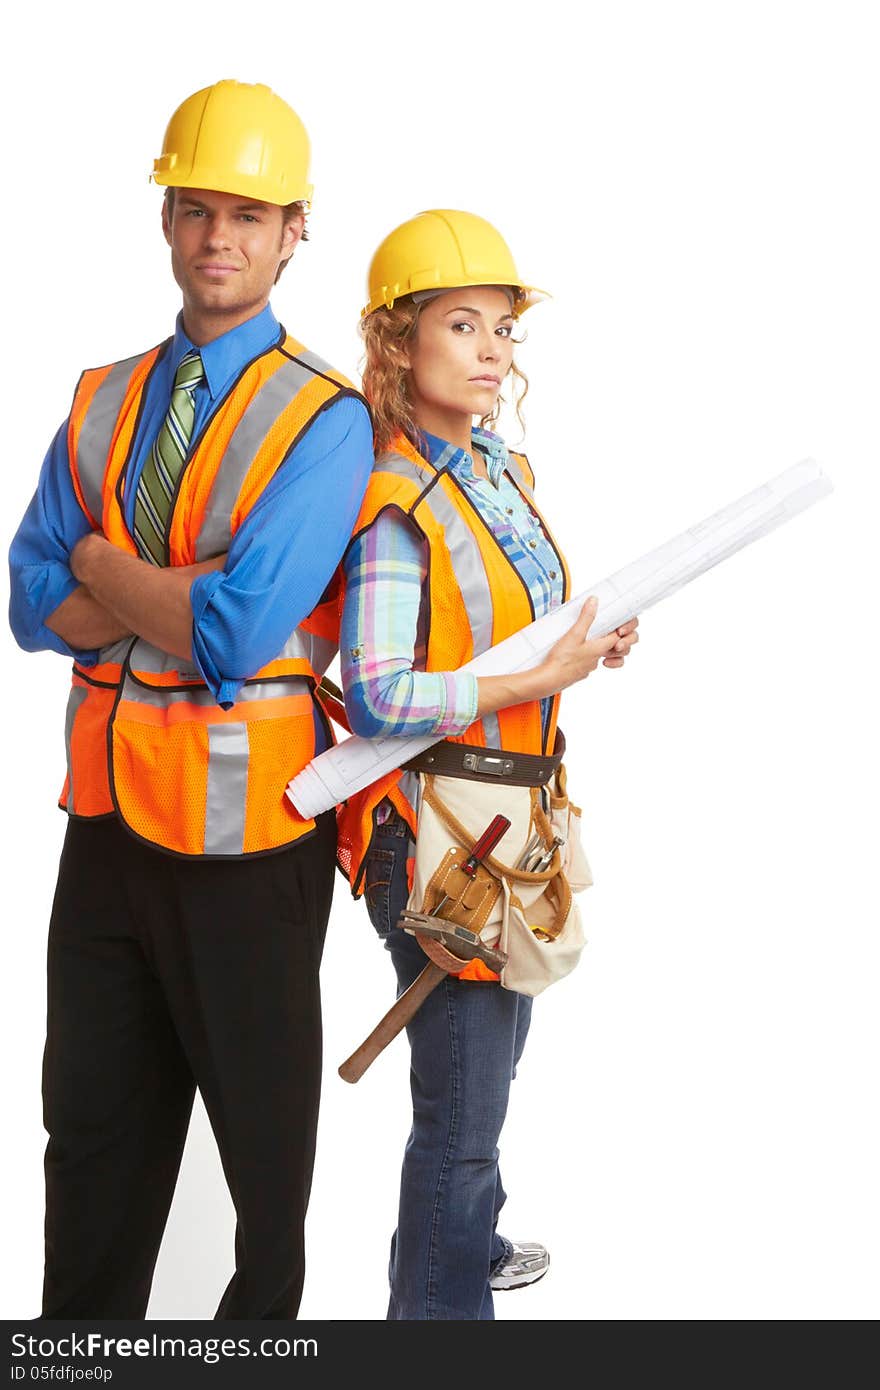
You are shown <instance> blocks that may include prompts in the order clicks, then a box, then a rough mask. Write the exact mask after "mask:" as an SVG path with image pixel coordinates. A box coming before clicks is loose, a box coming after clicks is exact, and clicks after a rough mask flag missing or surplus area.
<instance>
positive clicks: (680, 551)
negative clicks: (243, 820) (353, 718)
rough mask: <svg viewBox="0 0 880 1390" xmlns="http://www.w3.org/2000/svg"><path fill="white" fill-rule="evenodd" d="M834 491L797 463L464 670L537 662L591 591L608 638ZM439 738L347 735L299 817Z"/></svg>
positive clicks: (317, 767)
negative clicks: (616, 630) (595, 598)
mask: <svg viewBox="0 0 880 1390" xmlns="http://www.w3.org/2000/svg"><path fill="white" fill-rule="evenodd" d="M831 491H832V486H831V480H830V479H829V478H828V477H827V476H826V475H825V474H824V473H823V472H822V470H821V468H820V467H819V466H818V464H816V463H814V462H813V461H812V459H807V460H805V461H804V462H803V463H796V464H795V465H794V466H793V467H792V468H788V469H786V470H785V472H784V473H780V474H779V475H778V476H777V477H775V478H771V479H770V481H769V482H767V483H765V484H764V486H763V487H759V488H755V490H754V492H749V493H747V494H746V496H745V497H740V498H739V499H738V500H737V501H736V502H731V503H730V505H729V506H727V507H723V508H722V509H721V511H719V512H715V513H714V514H713V515H712V516H709V517H706V519H705V521H701V522H699V523H698V524H697V525H696V526H692V527H691V528H690V530H688V531H683V532H682V533H681V535H678V536H674V537H673V538H672V540H669V541H667V542H666V543H665V545H661V546H658V547H657V549H656V550H651V551H649V552H648V554H647V555H643V556H642V557H641V559H638V560H634V561H633V562H632V564H629V565H626V566H625V567H624V568H623V569H621V570H618V571H617V572H616V573H615V574H612V575H610V576H609V578H607V579H603V580H601V582H600V583H598V584H594V585H593V586H592V587H591V588H588V589H584V590H583V592H582V593H580V594H578V595H577V597H576V598H573V599H569V601H568V603H565V604H563V605H562V606H561V607H560V608H557V609H556V610H555V612H553V613H548V614H547V615H546V616H545V617H543V618H539V619H538V621H537V622H534V623H532V624H531V625H530V626H529V627H526V628H523V629H522V631H521V632H517V633H516V634H515V635H514V636H513V637H508V638H507V639H506V640H505V641H504V642H499V643H498V644H497V646H494V647H490V648H489V649H488V651H485V652H482V653H481V654H480V655H479V656H477V657H474V659H473V660H472V661H469V662H468V663H467V665H466V666H464V667H463V668H462V669H463V670H465V671H472V672H473V673H474V674H475V675H480V676H491V675H504V674H507V673H510V672H515V671H526V670H528V669H529V668H530V667H532V666H537V665H538V664H539V663H540V662H541V661H543V660H544V657H545V656H546V655H547V653H548V652H549V651H550V648H551V647H553V646H555V644H556V643H557V642H558V641H559V639H560V637H562V636H564V634H565V633H566V632H567V631H568V630H569V628H570V627H571V626H572V624H573V623H574V622H575V620H576V619H577V618H578V616H579V614H580V611H581V609H582V608H583V606H584V604H585V602H586V600H587V599H588V598H589V596H590V595H591V594H595V596H596V597H597V598H598V600H599V606H598V609H597V612H596V616H595V618H594V620H593V624H592V626H591V628H590V634H589V635H590V637H603V636H604V635H605V634H606V633H607V632H610V631H611V629H612V628H615V627H620V626H621V625H622V624H623V623H625V622H628V621H629V619H630V618H635V617H637V616H638V615H639V614H640V613H644V612H645V611H646V609H648V608H651V607H652V606H653V605H654V604H655V603H659V602H660V600H661V599H664V598H668V597H669V595H670V594H674V593H675V591H676V589H680V588H681V587H682V586H683V585H684V584H689V583H690V582H691V580H692V579H696V578H697V577H698V576H699V575H701V574H704V573H705V571H706V570H708V569H711V568H712V567H713V565H717V564H719V563H720V562H721V561H722V560H726V559H727V557H728V556H729V555H733V554H735V552H736V551H737V550H742V548H743V546H746V545H751V543H752V541H756V540H757V539H758V538H759V536H764V535H766V534H767V532H768V531H772V530H774V529H775V528H776V527H777V526H781V525H782V524H783V523H784V522H786V521H790V520H791V519H792V517H794V516H797V514H798V513H799V512H802V511H804V510H805V509H806V508H807V507H810V506H812V504H813V503H814V502H818V501H819V499H820V498H821V497H825V496H826V495H827V494H828V493H829V492H831ZM437 741H438V740H437V739H436V738H434V737H433V735H428V736H427V737H425V736H421V737H417V738H406V737H400V736H398V737H389V738H376V739H366V738H358V737H350V738H346V739H344V740H343V741H342V742H341V743H339V744H337V746H336V747H335V748H329V749H327V751H326V752H325V753H321V754H319V756H318V757H317V758H315V759H313V761H312V762H310V763H309V765H308V767H305V768H303V770H302V772H300V773H299V774H298V775H297V776H296V777H294V778H293V780H292V781H291V782H290V783H289V784H288V788H287V795H288V797H289V798H290V800H291V801H292V802H293V805H294V806H295V807H296V809H297V811H299V813H300V815H302V816H306V817H312V816H317V815H319V814H320V813H321V812H322V811H328V810H329V809H330V807H331V806H335V805H337V803H338V802H340V801H344V800H345V798H346V797H348V796H351V795H353V794H354V792H356V791H360V790H361V789H362V788H363V787H366V786H369V784H370V783H371V782H375V781H376V780H377V778H379V777H383V776H384V775H385V774H386V773H388V772H393V771H394V770H395V768H398V767H400V765H401V763H404V762H406V761H407V760H408V759H409V758H413V757H415V755H416V754H417V753H421V752H422V751H423V749H425V748H430V747H431V745H432V744H433V743H436V742H437Z"/></svg>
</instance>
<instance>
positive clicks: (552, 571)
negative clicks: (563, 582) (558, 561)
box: [550, 570, 556, 579]
mask: <svg viewBox="0 0 880 1390" xmlns="http://www.w3.org/2000/svg"><path fill="white" fill-rule="evenodd" d="M550 578H551V579H555V578H556V571H555V570H551V571H550Z"/></svg>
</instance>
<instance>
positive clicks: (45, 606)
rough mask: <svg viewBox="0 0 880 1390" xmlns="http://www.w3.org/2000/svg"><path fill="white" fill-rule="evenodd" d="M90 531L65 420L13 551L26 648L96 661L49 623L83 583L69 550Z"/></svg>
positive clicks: (12, 611)
mask: <svg viewBox="0 0 880 1390" xmlns="http://www.w3.org/2000/svg"><path fill="white" fill-rule="evenodd" d="M89 530H91V523H90V522H89V519H88V517H87V516H86V514H85V512H84V511H83V509H82V507H81V506H80V504H79V502H78V500H77V496H76V493H75V492H74V489H73V482H72V480H71V476H70V463H69V459H68V453H67V423H66V422H65V424H63V425H62V426H61V429H60V430H59V431H58V433H57V434H56V436H55V438H54V439H53V441H52V444H51V445H50V448H49V452H48V453H47V454H46V458H45V460H44V462H43V467H42V469H41V472H40V479H39V482H38V484H37V490H36V492H35V493H34V495H33V497H32V498H31V502H30V505H29V507H28V509H27V511H26V512H25V514H24V517H23V518H22V522H21V525H20V526H19V528H18V530H17V531H16V533H15V537H14V539H13V541H12V545H11V546H10V549H9V588H10V596H9V625H10V627H11V628H12V632H13V636H14V637H15V640H16V642H17V643H18V645H19V646H20V647H23V648H24V650H25V651H28V652H38V651H55V652H60V653H61V655H62V656H72V657H74V658H76V660H77V661H79V662H81V663H82V664H83V665H93V664H94V662H95V660H96V659H97V653H96V652H94V651H78V650H77V649H76V648H73V647H69V646H68V645H67V643H66V642H64V641H62V639H61V638H60V637H59V636H58V634H57V633H56V632H52V631H51V629H50V628H48V627H46V619H47V618H49V617H51V615H52V614H53V613H54V612H55V609H56V608H57V607H58V605H59V604H60V603H63V602H64V600H65V599H66V598H67V597H68V596H69V595H70V594H72V593H73V591H74V589H76V588H78V587H79V586H78V583H77V581H76V579H74V577H73V575H72V574H71V572H70V564H69V560H70V552H71V550H72V549H73V547H74V546H75V545H76V543H77V541H78V540H79V539H80V538H81V537H82V536H84V535H85V534H86V532H87V531H89Z"/></svg>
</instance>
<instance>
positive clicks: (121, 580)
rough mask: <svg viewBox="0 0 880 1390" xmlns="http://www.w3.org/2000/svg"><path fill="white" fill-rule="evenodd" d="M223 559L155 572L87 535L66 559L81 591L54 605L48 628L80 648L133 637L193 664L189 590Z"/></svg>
mask: <svg viewBox="0 0 880 1390" xmlns="http://www.w3.org/2000/svg"><path fill="white" fill-rule="evenodd" d="M225 560H226V556H225V555H218V556H217V557H216V559H213V560H204V561H202V562H201V563H200V564H198V565H178V566H168V567H167V568H165V569H158V568H157V567H156V566H155V565H151V564H150V563H149V562H148V561H146V560H141V559H139V558H138V557H137V556H135V555H129V554H127V553H126V552H125V551H123V550H119V549H118V548H117V547H116V546H115V545H111V544H110V542H109V541H108V540H107V539H106V538H105V537H104V536H102V535H101V533H100V532H98V531H91V532H89V533H88V535H85V536H83V537H82V539H81V540H79V541H77V543H76V545H75V546H74V548H73V550H72V552H71V555H70V569H71V572H72V573H73V576H74V578H75V579H78V580H79V582H80V587H79V588H78V589H74V591H73V593H72V594H69V595H68V596H67V598H66V599H64V601H63V602H62V603H60V604H59V605H58V607H57V608H56V609H55V611H54V613H52V614H51V615H50V616H49V617H48V618H47V619H46V626H47V627H48V628H51V630H52V631H53V632H55V633H57V634H58V636H59V637H60V638H61V639H62V641H64V642H66V643H67V644H68V646H70V647H75V648H78V649H85V648H95V647H105V646H107V645H108V644H109V643H111V642H117V641H119V639H120V638H122V637H128V636H130V635H131V634H132V633H137V635H138V636H139V637H143V638H145V639H146V640H147V641H148V642H151V643H152V644H153V646H154V647H159V648H161V650H162V651H164V652H168V653H169V655H171V656H178V657H180V658H181V659H182V660H184V661H186V662H188V663H191V662H192V624H193V611H192V604H191V603H190V596H189V593H190V588H191V587H192V582H193V580H194V579H195V578H196V577H197V576H198V575H200V574H207V573H208V572H209V571H211V570H217V569H222V568H223V565H224V563H225Z"/></svg>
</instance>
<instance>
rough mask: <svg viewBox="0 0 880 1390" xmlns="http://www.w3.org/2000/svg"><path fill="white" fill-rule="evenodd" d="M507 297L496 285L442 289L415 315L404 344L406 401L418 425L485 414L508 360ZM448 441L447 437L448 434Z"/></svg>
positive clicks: (509, 323)
mask: <svg viewBox="0 0 880 1390" xmlns="http://www.w3.org/2000/svg"><path fill="white" fill-rule="evenodd" d="M513 328H514V318H513V316H512V314H511V312H510V295H509V294H508V293H507V291H506V290H502V289H498V288H497V286H491V285H480V286H478V287H476V288H474V287H473V286H470V287H469V288H466V289H460V290H447V291H446V292H445V293H444V294H441V295H438V296H437V298H436V299H431V300H429V301H428V302H427V303H426V304H425V306H424V308H423V309H422V311H421V313H420V314H419V321H418V327H417V329H416V335H415V337H414V338H413V339H412V341H411V343H410V344H409V345H408V349H407V357H408V360H409V366H410V396H411V399H412V403H413V407H414V415H415V418H416V420H417V421H418V423H419V424H421V425H422V426H423V427H424V428H426V429H429V430H431V431H432V433H441V434H442V433H443V431H442V430H441V429H436V430H432V423H431V422H432V421H434V422H438V421H442V419H443V418H444V417H446V418H447V419H451V418H453V417H456V416H458V417H461V416H467V420H468V428H469V427H470V420H471V418H472V417H473V416H474V415H478V416H482V415H488V414H489V412H490V411H491V409H492V407H493V406H494V404H495V401H496V400H497V398H498V393H499V391H500V390H501V383H502V381H503V380H504V378H505V377H506V376H507V373H508V371H509V370H510V364H511V361H512V359H513V341H512V338H511V334H512V332H513ZM447 437H448V435H447Z"/></svg>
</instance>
